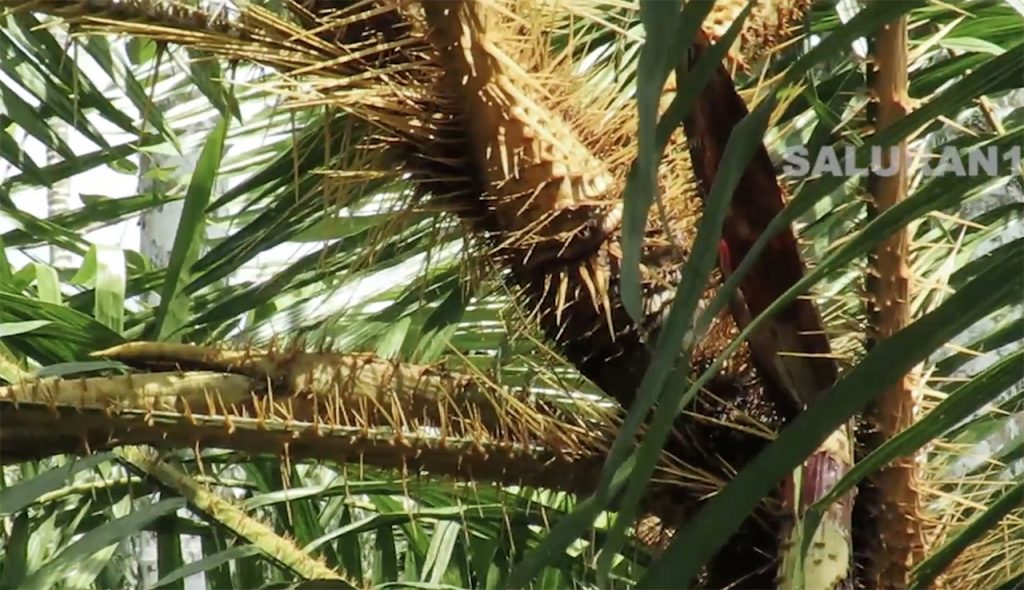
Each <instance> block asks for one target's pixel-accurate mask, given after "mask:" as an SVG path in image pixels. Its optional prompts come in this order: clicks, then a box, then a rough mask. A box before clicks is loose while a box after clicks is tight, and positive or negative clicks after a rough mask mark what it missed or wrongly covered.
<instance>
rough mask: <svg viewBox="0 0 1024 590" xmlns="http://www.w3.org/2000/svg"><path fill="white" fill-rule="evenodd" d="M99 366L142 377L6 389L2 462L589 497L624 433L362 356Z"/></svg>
mask: <svg viewBox="0 0 1024 590" xmlns="http://www.w3.org/2000/svg"><path fill="white" fill-rule="evenodd" d="M99 354H101V355H102V356H105V357H107V358H112V359H117V360H119V361H121V362H124V363H126V364H128V365H129V366H133V367H136V368H139V369H143V370H146V371H147V372H145V373H138V374H131V375H123V376H112V377H93V378H86V379H70V380H59V379H49V380H42V381H34V382H29V383H22V384H17V385H11V386H7V387H0V422H2V423H3V428H2V429H0V448H2V449H3V453H2V454H0V462H2V463H4V464H6V463H9V462H14V461H24V460H29V459H38V458H41V457H43V456H48V455H52V454H57V453H64V452H68V453H75V452H81V451H83V450H90V449H91V450H100V449H105V448H109V447H111V446H116V445H126V444H150V445H154V446H157V447H161V448H195V447H196V446H199V445H201V446H212V447H220V448H230V449H236V450H240V451H246V452H251V453H273V454H277V453H283V454H284V456H285V457H286V458H292V457H294V458H296V459H299V458H306V457H309V458H317V459H324V458H332V459H334V460H336V461H339V462H342V463H344V462H346V461H350V462H353V463H357V464H360V465H362V464H366V465H373V466H377V467H385V468H394V469H398V470H401V471H403V472H411V473H417V472H427V473H433V474H436V475H447V476H453V477H461V478H467V479H477V480H483V481H493V482H498V483H509V484H519V485H522V484H526V485H539V486H544V487H549V488H554V489H565V490H566V491H572V492H583V491H586V490H588V489H590V488H591V486H593V485H594V482H595V481H596V478H597V475H598V473H599V470H600V464H601V459H602V457H603V455H604V454H605V452H606V450H607V446H608V444H610V441H611V440H612V439H613V438H614V433H615V429H616V424H617V417H616V414H615V413H614V412H611V411H610V410H608V409H598V408H590V410H589V411H588V412H586V413H585V414H584V413H581V411H580V410H579V409H578V408H573V409H572V410H573V411H568V410H567V409H566V408H560V407H558V406H554V405H552V404H545V403H543V402H540V401H537V400H532V399H528V398H524V397H521V396H517V395H515V394H514V392H509V391H505V390H501V389H498V388H497V387H496V386H493V385H490V384H488V383H487V382H486V381H484V380H475V379H472V378H470V377H467V376H465V375H459V374H453V373H450V372H447V371H444V370H443V369H440V368H436V367H426V366H416V365H407V364H401V363H395V362H390V361H384V360H380V359H375V358H373V357H371V356H367V355H339V354H328V353H320V354H316V353H298V352H282V353H275V352H257V351H239V352H233V351H224V350H217V349H212V348H206V347H201V346H192V345H174V344H160V343H132V344H128V345H123V346H119V347H115V348H114V349H111V350H108V351H102V352H101V353H99ZM83 445H84V449H83ZM662 469H667V471H663V473H662V477H672V476H673V475H672V473H673V472H674V471H676V470H677V469H676V468H675V467H673V466H672V465H671V464H669V463H663V465H662ZM566 486H568V487H566Z"/></svg>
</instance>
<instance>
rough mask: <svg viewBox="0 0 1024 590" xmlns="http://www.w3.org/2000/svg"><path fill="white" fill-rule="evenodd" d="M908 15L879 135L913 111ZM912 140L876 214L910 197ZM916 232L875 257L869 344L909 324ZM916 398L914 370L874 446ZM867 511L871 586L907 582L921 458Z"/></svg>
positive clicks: (895, 469)
mask: <svg viewBox="0 0 1024 590" xmlns="http://www.w3.org/2000/svg"><path fill="white" fill-rule="evenodd" d="M907 51H908V49H907V19H906V17H905V16H904V17H902V18H900V19H898V20H897V21H895V22H892V23H888V24H886V25H884V26H883V27H882V30H881V31H879V33H878V36H877V38H876V39H875V46H874V64H873V71H872V72H871V76H870V77H869V78H870V80H871V83H872V87H873V89H874V92H875V98H876V103H875V105H874V109H873V110H874V123H875V131H876V132H878V133H880V132H882V131H884V130H885V129H887V128H888V127H890V126H892V125H893V124H895V123H896V122H898V121H899V120H900V119H901V118H903V117H905V116H906V115H907V113H908V112H909V101H910V97H909V96H908V94H907V67H908V65H907ZM906 149H907V144H906V142H905V141H901V142H900V143H898V144H896V145H895V146H893V147H892V148H891V149H889V148H886V149H883V155H882V158H881V162H879V164H880V165H881V167H882V168H883V169H886V170H892V171H893V173H892V174H891V175H885V176H882V175H878V174H873V175H872V176H871V177H870V188H871V193H872V196H873V203H872V204H873V207H872V214H875V215H877V214H881V213H882V212H884V211H885V210H886V209H889V208H890V207H893V206H895V205H897V204H898V203H899V202H900V201H902V200H903V199H905V198H906V196H907V175H908V170H907V165H908V160H907V157H906ZM909 254H910V231H909V229H908V228H906V227H904V228H901V229H899V230H898V231H897V232H896V233H894V234H893V235H891V236H889V237H888V238H887V239H886V240H884V241H883V242H882V243H881V244H879V246H878V248H877V249H876V250H875V252H874V254H873V255H872V257H871V260H870V265H869V268H870V269H871V270H870V273H869V274H868V277H867V284H868V291H869V293H868V302H869V309H868V312H869V318H870V322H871V327H872V335H871V338H870V340H869V343H868V344H869V346H874V345H875V344H876V343H877V342H878V341H880V340H883V339H885V338H889V337H890V336H892V335H893V334H895V333H896V332H899V331H900V330H902V329H903V328H904V327H906V326H907V324H909V323H910V269H909V266H908V263H909ZM916 409H917V404H916V401H915V399H914V392H913V384H912V377H911V375H905V376H904V377H903V378H902V379H900V380H899V381H898V382H897V383H896V384H895V385H893V386H892V387H891V388H890V389H889V390H888V391H886V392H885V393H884V394H883V395H882V396H881V397H879V398H878V399H877V401H876V402H874V403H873V404H872V405H871V406H869V408H868V410H867V412H866V419H867V422H868V428H869V429H870V430H869V435H868V446H869V448H875V447H877V446H878V445H880V444H882V443H883V442H885V440H887V439H889V438H892V437H893V436H895V435H897V434H899V433H900V432H901V431H902V430H904V429H905V428H907V427H908V426H910V425H911V424H912V423H913V421H914V414H915V412H916ZM865 504H866V507H865V510H867V511H869V512H871V515H870V516H871V517H873V518H874V519H877V525H876V526H877V531H876V532H877V535H876V536H875V539H873V543H872V544H873V545H874V546H873V548H872V550H871V551H870V552H869V553H870V555H871V562H870V563H869V568H870V569H869V571H868V572H867V583H868V584H869V585H870V586H871V587H872V588H880V589H884V590H895V589H898V588H905V587H906V586H907V584H908V583H909V574H910V570H911V568H912V567H913V565H914V564H915V563H919V562H920V561H921V559H922V558H923V555H924V541H923V538H922V536H921V525H920V523H921V520H920V515H919V510H920V502H919V499H918V492H917V456H916V455H910V456H907V457H901V458H899V459H896V460H895V461H893V462H892V463H890V464H889V465H888V466H886V467H884V468H882V469H880V470H879V471H877V472H876V473H875V475H874V476H873V477H872V481H871V482H870V483H869V485H868V491H867V494H866V497H865Z"/></svg>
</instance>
